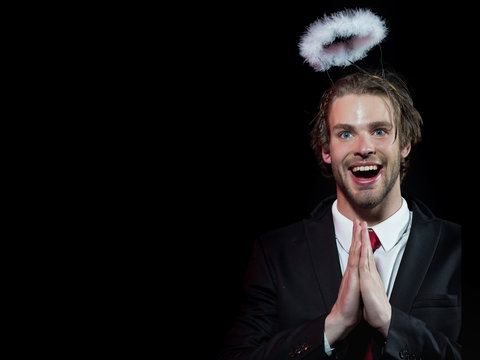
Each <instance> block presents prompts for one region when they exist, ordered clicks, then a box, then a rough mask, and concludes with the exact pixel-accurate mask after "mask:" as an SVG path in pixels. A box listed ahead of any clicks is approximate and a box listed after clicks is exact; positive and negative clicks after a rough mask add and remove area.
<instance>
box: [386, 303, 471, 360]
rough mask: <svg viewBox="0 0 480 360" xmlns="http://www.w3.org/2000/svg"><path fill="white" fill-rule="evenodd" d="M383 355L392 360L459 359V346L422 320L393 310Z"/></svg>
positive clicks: (395, 309)
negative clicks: (421, 359)
mask: <svg viewBox="0 0 480 360" xmlns="http://www.w3.org/2000/svg"><path fill="white" fill-rule="evenodd" d="M459 313H460V312H459ZM384 355H386V356H387V358H393V359H415V358H416V359H420V358H423V359H461V358H462V356H461V349H460V345H459V344H458V343H456V342H455V341H453V340H451V339H450V338H448V337H447V336H446V335H445V334H443V333H441V332H439V331H437V330H434V329H431V328H429V327H428V325H427V324H426V323H425V322H424V321H422V320H420V319H418V318H416V317H413V316H411V315H408V314H406V313H404V312H402V311H401V310H399V309H397V308H394V307H392V320H391V324H390V329H389V332H388V336H387V340H386V342H385V348H384Z"/></svg>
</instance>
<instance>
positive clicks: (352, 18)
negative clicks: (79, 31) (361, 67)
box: [298, 9, 387, 71]
mask: <svg viewBox="0 0 480 360" xmlns="http://www.w3.org/2000/svg"><path fill="white" fill-rule="evenodd" d="M386 36H387V27H386V26H385V21H383V20H382V19H380V17H378V16H377V15H375V14H374V13H372V12H371V11H370V10H368V9H358V10H351V9H347V10H344V11H339V12H336V13H334V14H332V15H330V16H326V15H325V16H324V17H323V18H322V19H320V20H317V21H315V22H314V23H312V24H311V25H310V26H309V27H308V29H307V32H306V33H305V34H304V35H303V36H302V38H301V40H300V43H299V45H298V46H299V48H300V55H301V56H302V57H304V58H305V60H306V61H307V62H308V63H309V64H310V66H311V67H313V68H314V69H315V71H326V70H328V69H329V68H331V67H332V66H348V65H351V63H352V62H355V61H357V60H360V59H363V58H364V57H365V56H366V55H367V52H368V51H369V50H370V49H371V48H372V47H374V46H375V45H378V44H380V42H382V40H383V39H384V38H385V37H386Z"/></svg>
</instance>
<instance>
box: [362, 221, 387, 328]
mask: <svg viewBox="0 0 480 360" xmlns="http://www.w3.org/2000/svg"><path fill="white" fill-rule="evenodd" d="M360 234H361V252H360V261H359V266H358V269H359V274H360V292H361V294H362V300H363V318H364V319H365V321H367V322H368V323H369V324H370V326H372V327H373V328H375V329H377V330H378V331H379V332H380V333H381V334H382V335H383V336H384V337H387V334H388V329H389V327H390V320H391V318H392V307H391V306H390V302H389V301H388V297H387V294H386V293H385V288H384V286H383V283H382V279H381V278H380V274H379V273H378V270H377V266H376V264H375V259H374V258H373V252H372V247H371V245H370V237H369V235H368V228H367V223H366V222H364V221H363V222H362V223H361V230H360Z"/></svg>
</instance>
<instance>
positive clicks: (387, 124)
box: [332, 121, 393, 131]
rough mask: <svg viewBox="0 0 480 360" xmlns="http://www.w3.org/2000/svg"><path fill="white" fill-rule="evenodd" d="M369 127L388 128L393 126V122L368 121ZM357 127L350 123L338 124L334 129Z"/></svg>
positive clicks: (349, 129) (347, 129) (348, 129)
mask: <svg viewBox="0 0 480 360" xmlns="http://www.w3.org/2000/svg"><path fill="white" fill-rule="evenodd" d="M368 127H369V128H370V129H378V128H387V129H389V130H390V129H392V128H393V123H391V122H388V121H373V122H371V123H368ZM353 129H355V126H352V125H350V124H342V123H340V124H337V125H335V126H334V127H333V128H332V130H346V131H351V130H353Z"/></svg>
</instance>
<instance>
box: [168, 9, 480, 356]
mask: <svg viewBox="0 0 480 360" xmlns="http://www.w3.org/2000/svg"><path fill="white" fill-rule="evenodd" d="M419 5H420V4H419ZM352 7H368V8H370V9H372V10H373V11H374V12H376V13H377V14H378V15H380V16H381V17H383V18H384V19H385V20H386V23H387V27H388V29H389V34H388V36H387V38H386V39H385V40H384V41H383V42H382V49H383V61H384V65H385V67H386V68H389V69H392V70H395V71H398V72H400V73H401V74H402V75H403V76H404V77H405V78H406V79H407V84H408V86H409V88H410V89H411V91H412V96H413V99H414V102H415V104H416V107H417V108H418V109H419V111H420V112H421V114H422V116H423V119H424V128H423V141H422V142H421V143H420V144H419V145H417V146H416V147H414V149H413V151H412V156H411V158H412V160H411V168H410V170H409V173H408V174H407V177H406V179H405V181H404V183H403V191H404V192H406V193H408V194H410V195H413V196H416V197H418V198H419V199H421V200H422V201H423V202H425V203H426V204H427V205H428V206H429V207H430V208H431V209H432V210H433V212H434V213H435V214H436V215H437V216H439V217H442V218H445V219H449V220H452V221H455V222H458V223H460V224H462V225H463V226H464V234H465V236H464V237H465V244H464V247H465V250H464V276H465V278H464V285H465V286H464V288H465V290H464V297H465V300H464V306H465V309H466V310H465V311H464V314H465V315H468V316H465V322H464V324H465V328H466V329H467V328H468V329H470V328H471V325H472V324H473V323H474V322H475V321H476V320H477V317H476V315H475V314H474V311H473V307H474V306H473V298H474V295H475V294H476V290H475V287H474V285H473V279H472V278H473V275H472V273H473V272H474V270H473V269H474V267H473V262H474V258H475V255H474V247H473V246H472V244H473V243H474V241H475V237H474V236H471V235H470V236H467V235H468V234H471V227H470V225H471V221H469V219H472V218H473V216H474V214H475V212H476V204H475V203H474V202H473V197H474V196H475V195H476V194H475V188H474V185H475V180H474V177H475V174H474V172H475V166H476V164H475V158H476V155H477V152H476V151H474V150H473V148H474V145H475V143H476V142H477V141H478V140H477V139H478V136H477V132H476V131H475V129H476V128H477V126H476V122H477V117H478V116H477V114H476V112H477V110H476V108H477V103H478V99H477V95H476V93H477V87H478V76H477V72H478V67H477V65H476V60H475V54H474V53H473V52H472V45H473V44H475V41H476V34H475V31H474V29H473V25H471V23H470V22H471V21H473V8H471V7H470V6H468V5H467V3H464V4H462V3H458V2H456V3H455V4H449V3H446V4H445V5H443V6H440V5H436V6H435V7H434V8H425V6H424V5H422V8H417V7H416V6H415V4H408V3H406V2H404V1H399V2H388V3H387V2H382V1H379V2H373V1H356V2H347V1H343V2H339V1H323V2H317V4H315V5H313V4H311V3H307V4H305V3H299V2H295V3H292V4H290V3H287V4H285V5H278V4H276V5H275V6H273V7H267V6H262V7H259V6H258V5H251V6H248V5H245V4H244V3H240V2H238V3H237V4H235V3H229V5H228V7H227V6H225V7H222V6H221V5H216V6H214V7H213V6H212V7H211V8H208V7H205V6H203V5H202V8H201V9H198V10H199V11H200V10H201V15H200V13H199V15H198V17H197V14H196V10H197V9H190V10H191V14H190V17H191V18H193V20H192V22H190V25H192V26H191V27H189V28H188V31H187V33H188V34H187V35H182V40H183V41H185V45H186V49H185V50H184V51H183V52H182V53H180V54H179V55H181V56H179V58H181V59H179V60H182V62H183V66H184V68H185V69H186V70H185V71H186V73H187V74H188V76H187V78H188V82H187V83H185V84H182V86H181V88H182V90H181V92H180V94H181V96H182V98H183V99H184V100H183V102H184V104H188V105H191V109H192V111H188V112H186V113H185V112H182V111H183V110H184V109H182V108H180V109H178V111H179V112H180V113H183V116H182V119H183V120H181V121H180V122H181V124H180V126H181V127H182V136H181V137H182V143H181V144H180V145H178V148H182V152H181V153H182V158H181V159H180V160H179V162H178V164H177V166H178V167H179V170H180V173H181V174H182V177H181V179H180V180H179V182H180V184H181V185H182V189H183V190H182V192H181V196H182V197H185V201H183V202H181V204H182V209H181V212H180V214H181V220H182V227H181V228H180V232H181V236H180V237H181V238H188V239H190V240H189V242H188V246H189V247H188V249H190V250H188V254H189V256H190V257H191V259H193V262H190V264H193V266H192V267H191V269H190V270H189V271H188V274H185V278H183V276H182V278H183V279H182V280H181V283H180V286H181V287H183V286H184V287H185V288H186V289H187V293H188V294H189V296H188V300H187V305H186V307H185V309H190V310H192V311H193V312H194V313H195V314H196V315H197V316H198V315H200V318H199V319H197V320H195V321H190V324H191V326H192V328H191V331H192V332H193V335H194V336H193V338H195V337H196V338H197V340H198V341H199V343H201V344H208V345H206V346H208V347H209V348H210V350H209V352H210V353H211V351H212V349H213V352H215V351H216V349H218V348H219V347H220V346H221V343H222V340H223V337H224V335H225V332H226V330H227V328H228V326H229V325H230V324H231V321H232V319H233V316H234V314H235V312H236V310H237V308H238V305H239V296H240V291H241V283H242V278H243V274H244V271H245V266H246V261H247V259H248V256H249V253H250V251H251V246H252V243H253V241H254V239H255V238H256V237H257V236H258V235H260V234H261V233H263V232H264V231H267V230H270V229H273V228H276V227H280V226H283V225H287V224H289V223H291V222H294V221H298V220H300V219H302V218H304V217H306V216H308V214H309V212H310V210H311V209H312V208H313V207H314V206H315V204H317V203H318V201H320V200H321V199H322V198H323V197H325V196H327V195H329V194H332V193H333V192H334V191H335V188H334V185H333V183H332V182H331V181H330V180H325V179H323V178H322V176H321V175H320V172H319V169H318V167H317V163H316V160H315V159H314V157H313V153H312V151H311V149H310V145H309V142H310V139H309V132H310V129H311V121H312V119H313V118H314V116H315V115H316V112H317V107H318V101H319V98H320V96H321V94H322V93H323V91H324V90H325V88H326V87H328V86H329V85H330V81H329V79H328V77H327V75H326V74H325V73H317V72H314V71H313V69H311V68H310V67H309V66H308V65H307V64H306V63H304V61H303V58H301V57H300V55H299V53H298V47H297V44H298V41H299V38H300V36H301V35H302V34H303V33H304V31H305V29H306V27H307V26H308V25H309V24H310V23H312V22H313V21H315V20H316V19H317V18H320V17H322V16H323V14H325V13H331V12H334V11H338V10H342V9H344V8H352ZM179 26H182V24H180V25H179ZM182 34H183V33H182ZM192 44H194V46H191V45H192ZM379 59H380V54H379V50H378V48H377V47H376V48H374V49H372V50H371V51H370V52H369V54H368V56H367V57H366V58H365V59H364V60H362V61H359V62H358V64H359V65H361V66H364V67H375V66H379V64H380V60H379ZM351 70H352V69H350V68H347V69H332V71H331V76H332V78H334V79H336V78H338V77H339V76H341V75H342V74H344V73H346V72H350V71H351ZM183 85H184V86H183ZM467 207H468V208H467ZM187 233H188V236H187V235H186V234H187ZM182 234H185V236H182ZM191 234H195V235H193V236H192V235H191ZM179 241H181V240H179ZM182 243H183V242H182ZM185 252H187V251H186V250H185ZM189 261H190V258H189ZM467 311H468V312H467ZM473 315H475V316H473ZM463 337H464V340H465V341H464V342H465V344H466V346H467V348H468V343H469V340H470V339H471V338H473V337H474V333H473V329H472V330H469V331H465V332H464V334H463ZM475 337H476V338H480V337H478V332H477V333H475Z"/></svg>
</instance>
